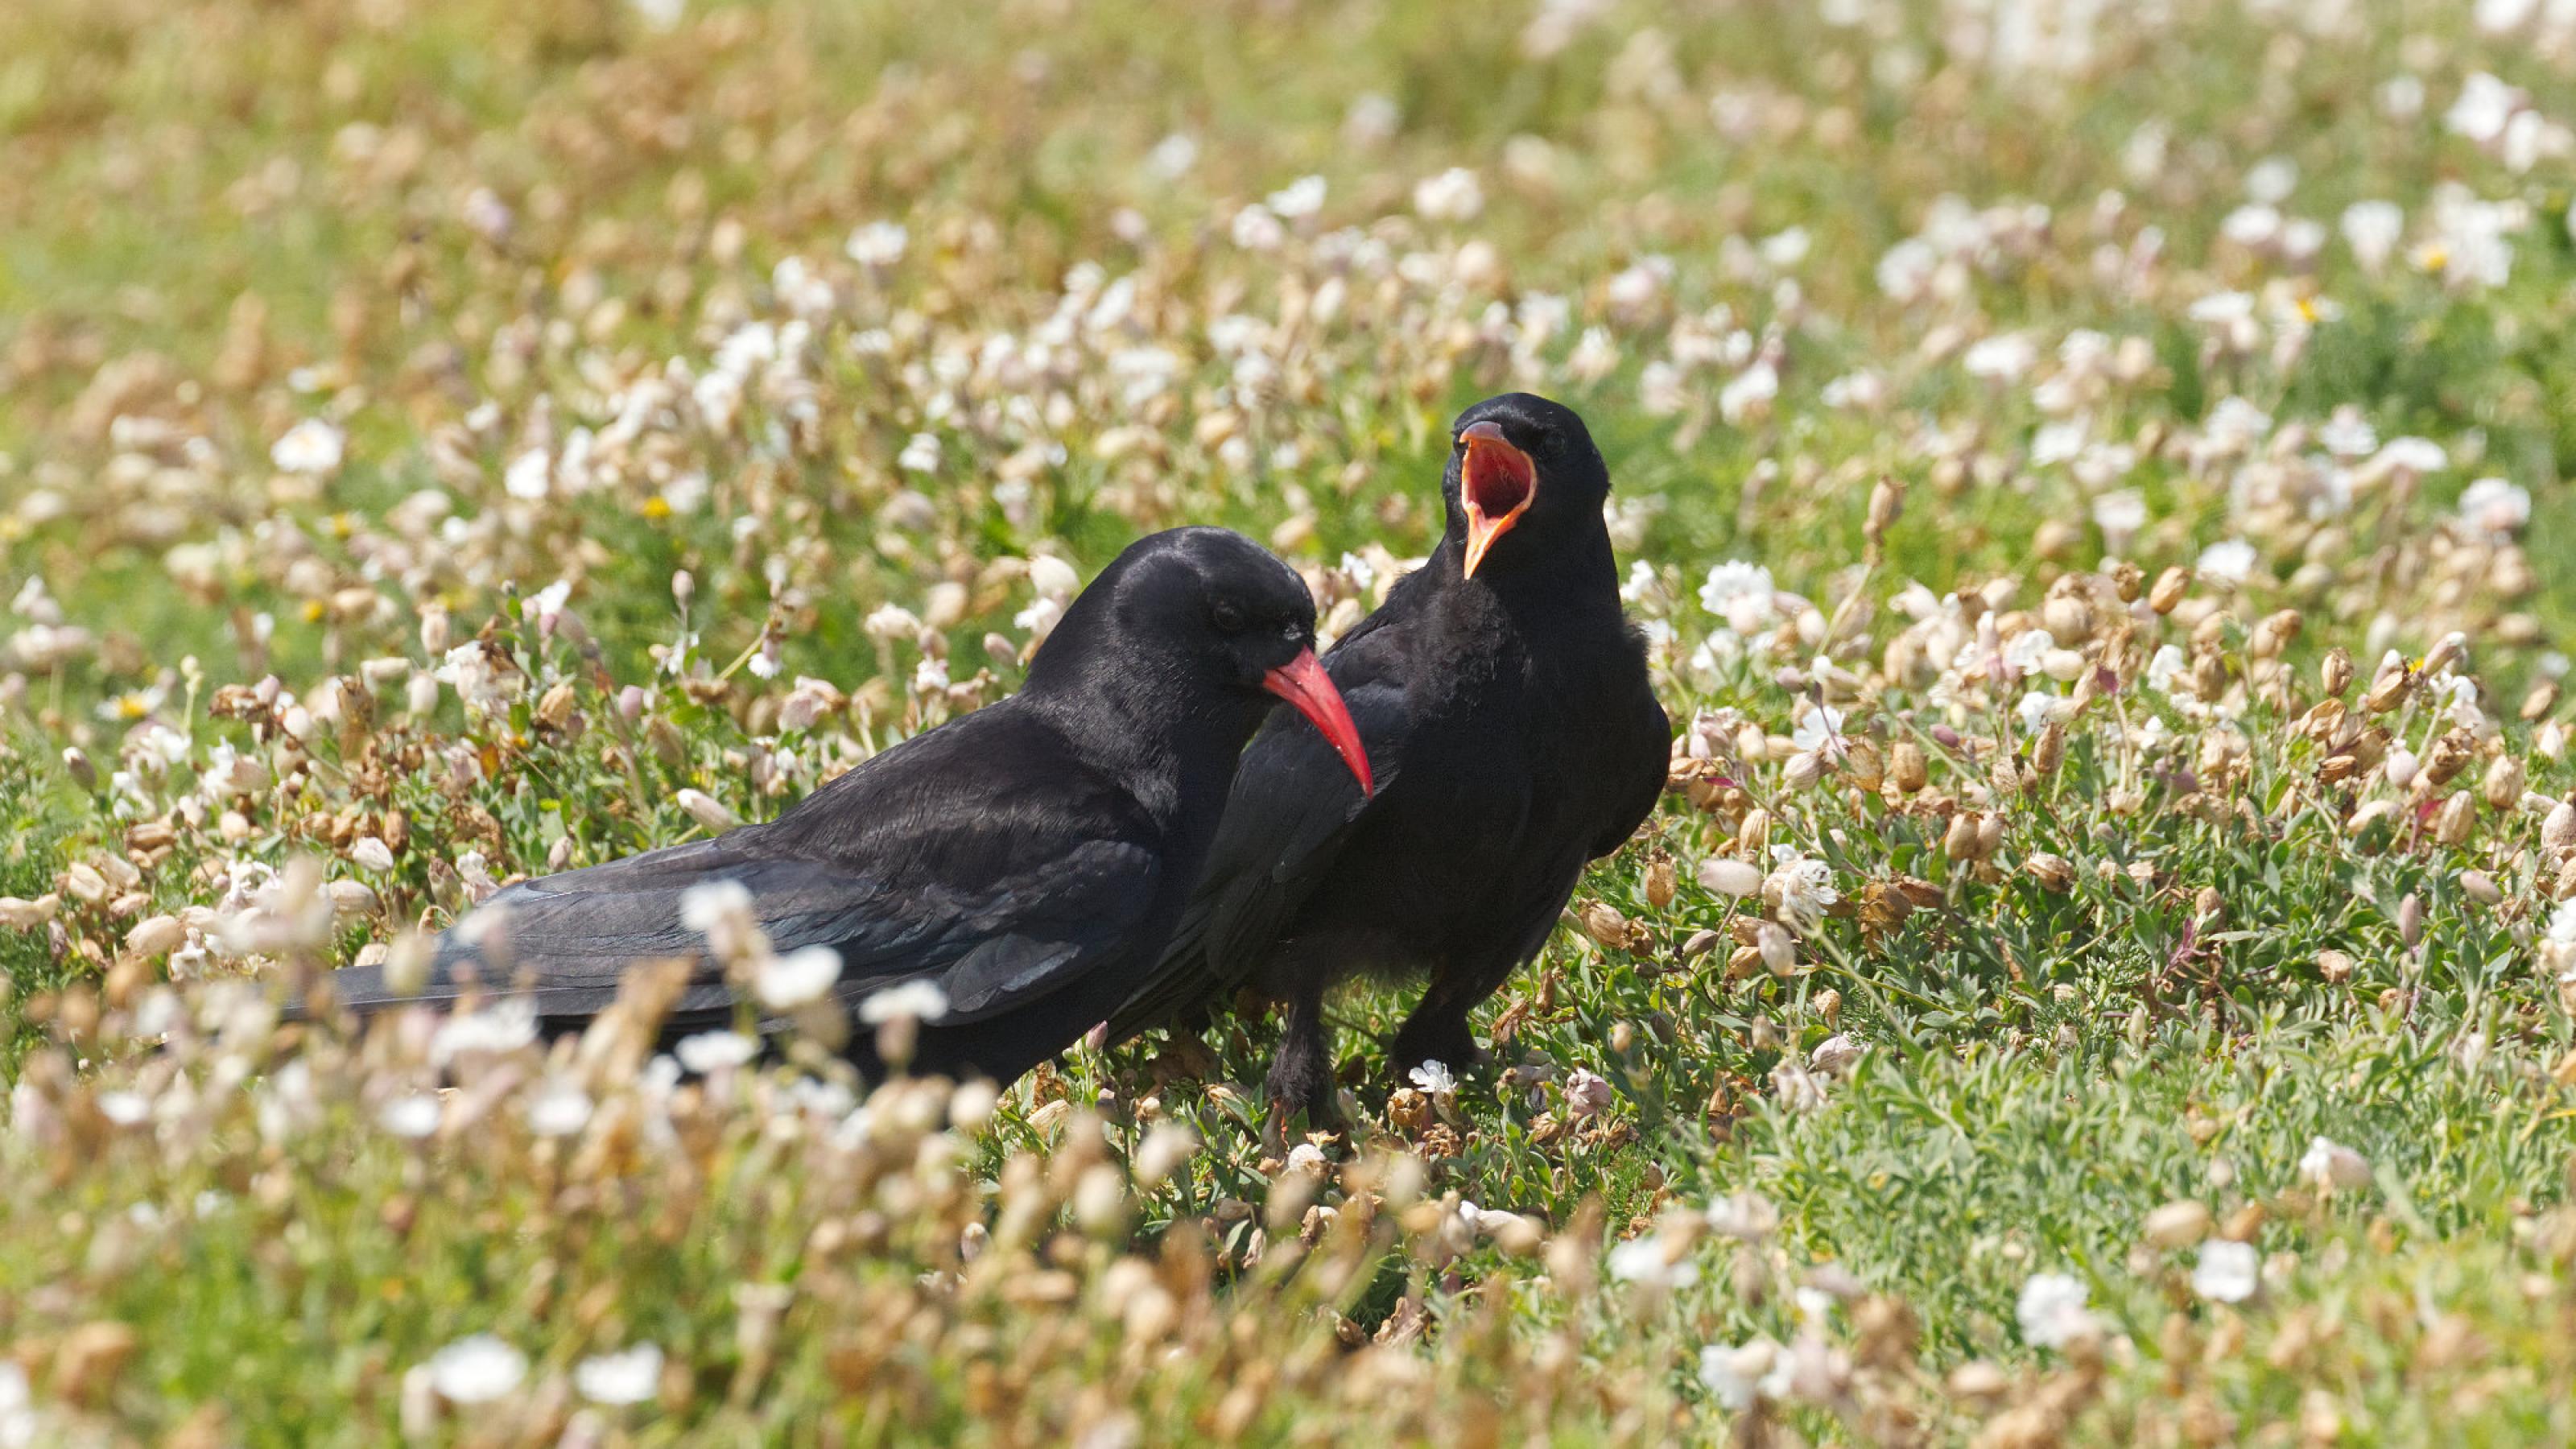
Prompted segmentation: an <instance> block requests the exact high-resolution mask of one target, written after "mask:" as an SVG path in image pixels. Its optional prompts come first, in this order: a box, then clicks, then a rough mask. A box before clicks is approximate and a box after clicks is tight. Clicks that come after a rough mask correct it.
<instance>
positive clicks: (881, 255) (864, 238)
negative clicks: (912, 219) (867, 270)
mask: <svg viewBox="0 0 2576 1449" xmlns="http://www.w3.org/2000/svg"><path fill="white" fill-rule="evenodd" d="M910 245H912V233H911V232H909V231H907V230H905V229H904V225H903V223H901V222H899V221H872V222H869V223H868V224H867V225H865V226H863V227H860V228H859V229H858V230H856V231H854V232H851V233H850V240H849V242H848V243H847V244H846V245H845V246H844V247H843V248H842V250H843V251H844V252H846V253H847V254H848V255H849V258H850V260H851V261H854V262H857V263H858V264H859V265H860V266H863V267H890V266H893V265H894V264H895V263H897V262H899V261H902V260H903V253H904V249H905V248H907V247H909V246H910Z"/></svg>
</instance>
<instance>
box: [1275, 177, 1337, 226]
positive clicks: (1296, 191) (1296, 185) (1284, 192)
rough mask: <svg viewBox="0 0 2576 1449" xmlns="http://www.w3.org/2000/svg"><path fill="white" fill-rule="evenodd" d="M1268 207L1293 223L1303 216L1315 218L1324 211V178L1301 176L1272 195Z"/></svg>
mask: <svg viewBox="0 0 2576 1449" xmlns="http://www.w3.org/2000/svg"><path fill="white" fill-rule="evenodd" d="M1268 205H1269V207H1270V209H1271V211H1273V212H1275V213H1277V214H1278V215H1280V216H1284V217H1287V218H1288V219H1290V220H1292V221H1293V220H1295V219H1296V218H1298V217H1301V216H1313V215H1314V214H1315V213H1316V212H1319V211H1321V210H1323V209H1324V178H1323V177H1321V176H1300V177H1298V178H1297V179H1296V180H1294V181H1292V182H1290V183H1288V184H1287V185H1286V186H1284V187H1282V188H1280V189H1279V190H1277V191H1274V192H1272V193H1270V199H1269V202H1268Z"/></svg>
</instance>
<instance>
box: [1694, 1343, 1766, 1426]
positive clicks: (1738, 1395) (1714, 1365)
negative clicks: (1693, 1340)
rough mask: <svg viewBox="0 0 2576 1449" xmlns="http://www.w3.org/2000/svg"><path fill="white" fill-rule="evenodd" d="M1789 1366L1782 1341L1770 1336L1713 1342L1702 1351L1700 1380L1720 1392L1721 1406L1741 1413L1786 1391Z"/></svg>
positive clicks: (1718, 1395)
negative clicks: (1782, 1355)
mask: <svg viewBox="0 0 2576 1449" xmlns="http://www.w3.org/2000/svg"><path fill="white" fill-rule="evenodd" d="M1786 1367H1787V1366H1786V1365H1785V1364H1783V1363H1782V1362H1781V1361H1780V1345H1778V1344H1776V1343H1774V1342H1772V1341H1771V1340H1770V1339H1767V1338H1757V1339H1753V1340H1752V1341H1750V1342H1747V1343H1743V1344H1737V1345H1734V1346H1731V1347H1730V1346H1728V1345H1726V1344H1718V1343H1712V1344H1710V1345H1709V1346H1707V1347H1706V1348H1703V1349H1701V1350H1700V1351H1699V1381H1700V1382H1701V1383H1703V1384H1706V1385H1707V1386H1708V1391H1709V1392H1710V1393H1712V1394H1715V1395H1716V1396H1717V1402H1718V1404H1719V1405H1720V1406H1721V1407H1723V1408H1726V1409H1729V1410H1731V1411H1735V1412H1738V1413H1740V1412H1742V1411H1744V1410H1746V1409H1749V1408H1752V1407H1753V1405H1754V1404H1755V1403H1756V1402H1757V1401H1759V1400H1762V1399H1766V1398H1778V1397H1780V1396H1781V1395H1782V1394H1783V1393H1785V1392H1786V1391H1787V1389H1788V1375H1787V1373H1786V1372H1785V1369H1786Z"/></svg>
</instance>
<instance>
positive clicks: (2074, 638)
mask: <svg viewBox="0 0 2576 1449" xmlns="http://www.w3.org/2000/svg"><path fill="white" fill-rule="evenodd" d="M2039 622H2040V627H2041V628H2044V629H2046V630H2047V631H2048V634H2049V637H2050V638H2052V639H2055V640H2056V641H2057V642H2058V643H2060V644H2063V645H2067V646H2070V647H2071V646H2073V645H2077V644H2081V643H2083V642H2084V641H2085V640H2087V639H2090V638H2092V637H2093V606H2092V605H2091V604H2088V603H2086V602H2085V601H2084V600H2083V599H2082V598H2081V597H2080V596H2078V595H2075V594H2058V595H2055V596H2053V597H2051V598H2050V599H2048V600H2047V601H2046V602H2045V603H2043V604H2041V605H2040V606H2039Z"/></svg>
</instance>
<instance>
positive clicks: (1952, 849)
mask: <svg viewBox="0 0 2576 1449" xmlns="http://www.w3.org/2000/svg"><path fill="white" fill-rule="evenodd" d="M1941 853H1942V854H1943V855H1946V856H1948V857H1950V858H1951V859H1952V860H1958V861H1969V860H1975V859H1976V858H1977V817H1976V815H1975V813H1974V812H1972V811H1967V810H1962V811H1960V812H1959V813H1958V814H1956V815H1953V816H1951V817H1950V828H1949V829H1948V830H1946V831H1944V832H1942V835H1941Z"/></svg>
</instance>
